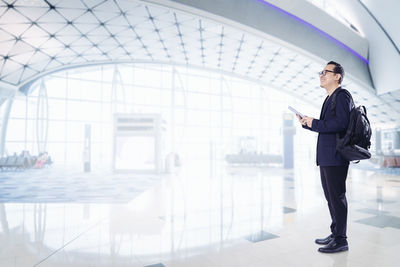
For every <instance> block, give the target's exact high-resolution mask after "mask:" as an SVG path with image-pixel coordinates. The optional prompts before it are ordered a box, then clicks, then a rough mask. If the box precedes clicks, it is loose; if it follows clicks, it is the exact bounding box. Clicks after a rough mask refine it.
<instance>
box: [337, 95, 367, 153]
mask: <svg viewBox="0 0 400 267" xmlns="http://www.w3.org/2000/svg"><path fill="white" fill-rule="evenodd" d="M340 92H343V93H345V94H347V95H348V96H350V99H351V104H352V108H351V110H350V118H349V125H348V127H347V130H346V133H345V134H344V135H340V134H339V133H338V134H336V150H337V151H339V153H340V154H341V155H342V157H343V158H345V159H346V160H348V161H360V160H362V159H369V158H371V153H370V152H369V151H368V149H369V148H370V146H371V135H372V130H371V124H370V122H369V120H368V117H367V109H366V108H365V106H358V107H356V106H355V105H354V101H353V97H352V96H351V94H350V93H349V91H347V90H346V89H343V88H342V89H339V90H338V92H334V93H333V95H332V97H333V98H332V102H331V111H332V112H333V114H334V115H336V96H337V94H339V93H340ZM335 93H336V94H335Z"/></svg>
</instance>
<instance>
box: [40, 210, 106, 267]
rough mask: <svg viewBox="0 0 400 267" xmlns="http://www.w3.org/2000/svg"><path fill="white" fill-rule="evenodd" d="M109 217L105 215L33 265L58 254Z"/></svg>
mask: <svg viewBox="0 0 400 267" xmlns="http://www.w3.org/2000/svg"><path fill="white" fill-rule="evenodd" d="M107 218H108V216H105V217H103V218H102V219H100V220H99V221H97V222H95V223H93V224H92V225H91V226H89V227H88V228H87V229H86V230H84V231H83V232H81V233H80V234H78V235H77V236H76V237H74V238H72V239H71V240H70V241H68V242H66V243H65V244H63V245H62V246H61V247H60V248H58V249H56V250H54V251H53V252H52V253H50V254H49V255H47V256H46V257H45V258H43V259H42V260H40V261H39V262H37V263H35V264H34V265H33V267H35V266H38V265H39V264H41V263H43V262H44V261H46V260H47V259H49V258H50V257H51V256H53V255H54V254H56V253H57V252H59V251H61V250H63V249H64V248H65V247H67V246H68V245H69V244H71V243H72V242H74V241H75V240H77V239H78V238H80V237H81V236H82V235H84V234H86V233H87V232H89V231H90V230H92V229H93V228H95V227H96V226H98V225H99V224H101V223H102V222H103V221H105V220H106V219H107Z"/></svg>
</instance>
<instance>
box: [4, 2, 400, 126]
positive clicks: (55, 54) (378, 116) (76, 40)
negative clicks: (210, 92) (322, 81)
mask: <svg viewBox="0 0 400 267" xmlns="http://www.w3.org/2000/svg"><path fill="white" fill-rule="evenodd" d="M127 61H131V62H138V61H152V62H165V63H172V64H183V65H190V66H197V67H204V68H207V69H213V70H219V71H223V72H225V73H232V74H234V75H238V76H242V77H246V78H248V79H252V80H256V81H259V82H261V83H263V84H266V85H269V86H271V87H273V88H277V89H281V90H285V91H287V92H289V93H291V94H294V95H298V96H299V97H301V98H302V99H303V100H305V101H308V102H310V103H313V104H316V105H318V106H319V105H320V103H321V102H322V99H323V98H324V97H325V92H324V91H323V90H321V88H320V87H319V81H318V75H317V72H318V71H319V70H320V69H321V68H322V67H323V66H321V63H320V62H316V61H315V59H311V58H309V57H308V56H306V55H303V54H301V53H300V52H298V51H295V50H293V48H287V47H284V46H282V45H281V44H280V43H276V42H274V41H271V40H268V39H263V38H260V37H258V36H255V35H252V34H249V33H247V32H244V31H242V30H238V29H235V28H233V27H230V26H227V25H223V24H221V23H217V22H215V21H212V20H210V19H205V18H202V17H198V16H196V15H193V14H187V13H184V12H182V11H176V10H173V9H169V8H166V7H161V6H156V5H149V4H144V3H143V2H137V1H132V0H118V1H107V0H50V1H34V0H17V1H7V2H6V1H2V2H1V3H0V81H1V82H4V83H6V84H10V85H15V86H22V85H24V84H25V83H28V82H29V81H32V80H34V79H35V78H37V77H40V75H41V74H43V73H49V72H52V71H56V70H59V69H64V68H68V67H71V66H74V67H75V66H79V65H88V64H93V63H96V62H101V63H113V62H127ZM345 84H346V85H347V87H348V88H349V90H350V91H351V92H352V93H353V94H354V98H355V100H356V102H358V101H359V103H360V104H361V103H362V104H364V105H366V106H367V108H368V110H369V114H370V115H371V120H372V121H375V122H382V123H390V122H399V121H400V108H399V107H398V106H400V105H398V102H399V101H400V92H397V93H396V92H392V93H390V94H386V95H384V96H383V97H382V98H378V97H377V96H375V94H374V93H372V92H371V91H369V90H365V88H362V87H361V86H360V85H358V84H356V83H355V82H353V81H351V79H349V78H347V79H346V78H345ZM386 109H387V110H386Z"/></svg>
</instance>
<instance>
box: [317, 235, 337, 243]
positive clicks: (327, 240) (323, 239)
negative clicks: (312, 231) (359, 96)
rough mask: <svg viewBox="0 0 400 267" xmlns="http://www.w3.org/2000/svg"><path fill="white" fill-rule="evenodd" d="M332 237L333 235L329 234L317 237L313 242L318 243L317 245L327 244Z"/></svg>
mask: <svg viewBox="0 0 400 267" xmlns="http://www.w3.org/2000/svg"><path fill="white" fill-rule="evenodd" d="M332 239H333V235H330V236H328V237H325V238H318V239H315V243H317V244H319V245H328V244H329V242H331V241H332Z"/></svg>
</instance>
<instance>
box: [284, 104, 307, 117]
mask: <svg viewBox="0 0 400 267" xmlns="http://www.w3.org/2000/svg"><path fill="white" fill-rule="evenodd" d="M288 109H289V110H290V111H292V112H293V113H294V114H297V115H299V116H300V117H301V118H303V117H304V115H303V114H301V113H300V112H298V111H297V110H295V109H294V108H293V107H291V106H288Z"/></svg>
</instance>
